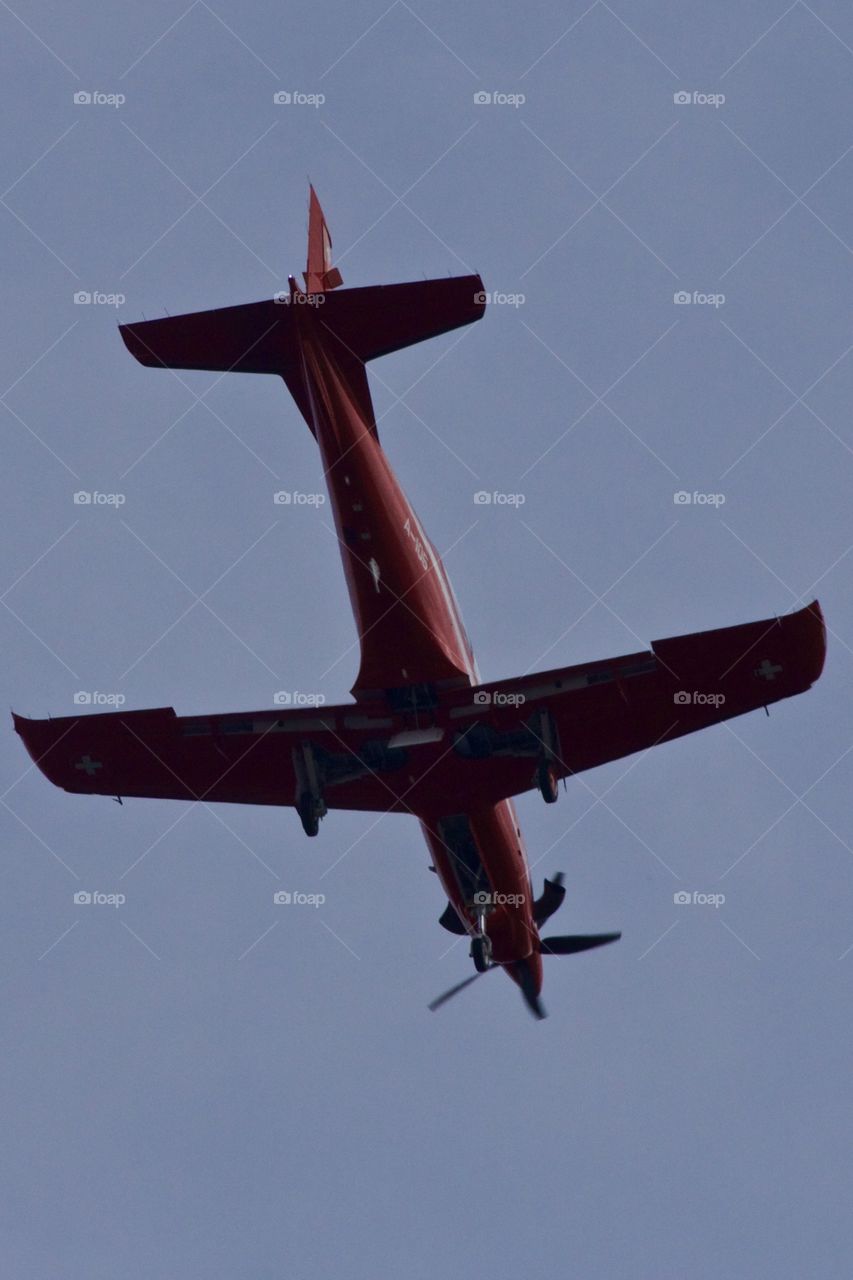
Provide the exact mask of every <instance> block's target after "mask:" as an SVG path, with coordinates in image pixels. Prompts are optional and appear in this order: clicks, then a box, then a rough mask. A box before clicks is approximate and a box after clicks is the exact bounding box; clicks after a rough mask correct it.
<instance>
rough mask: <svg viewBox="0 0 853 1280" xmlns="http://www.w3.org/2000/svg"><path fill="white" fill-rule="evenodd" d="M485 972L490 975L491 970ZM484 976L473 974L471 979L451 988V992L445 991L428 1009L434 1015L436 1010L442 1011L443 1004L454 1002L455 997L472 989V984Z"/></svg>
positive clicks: (465, 979) (466, 979)
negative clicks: (469, 988)
mask: <svg viewBox="0 0 853 1280" xmlns="http://www.w3.org/2000/svg"><path fill="white" fill-rule="evenodd" d="M483 972H484V973H488V972H489V970H488V969H484V970H483ZM482 976H483V974H482V973H472V974H471V975H470V977H468V978H464V979H463V980H462V982H457V984H456V986H455V987H451V988H450V990H449V991H445V992H444V994H443V995H440V996H438V997H437V998H436V999H435V1000H433V1001H432V1003H431V1004H429V1005H427V1008H428V1009H429V1010H430V1011H431V1012H432V1013H435V1011H436V1009H440V1008H441V1006H442V1005H443V1004H447V1001H448V1000H452V999H453V997H454V996H455V995H458V994H459V992H460V991H464V990H465V988H466V987H470V985H471V983H472V982H476V981H477V979H478V978H482Z"/></svg>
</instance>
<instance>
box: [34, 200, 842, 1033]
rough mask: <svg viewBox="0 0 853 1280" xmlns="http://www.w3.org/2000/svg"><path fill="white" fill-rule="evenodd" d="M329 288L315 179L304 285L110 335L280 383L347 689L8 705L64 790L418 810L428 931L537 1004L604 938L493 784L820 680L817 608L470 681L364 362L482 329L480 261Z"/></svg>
mask: <svg viewBox="0 0 853 1280" xmlns="http://www.w3.org/2000/svg"><path fill="white" fill-rule="evenodd" d="M341 283H342V281H341V277H340V273H339V272H338V271H337V269H336V268H335V267H334V266H333V265H332V261H331V239H330V237H329V234H328V229H327V227H326V223H325V219H324V217H323V214H322V210H321V209H320V205H319V202H318V201H317V198H316V195H315V194H314V191H313V189H312V190H311V197H310V217H309V251H308V264H307V269H306V272H305V290H304V291H303V290H301V289H300V288H299V287H298V285H297V284H296V281H295V280H294V279H292V278H291V281H290V289H289V295H279V296H278V297H277V298H276V299H275V300H272V301H267V302H259V303H251V304H248V305H246V306H236V307H226V308H222V309H220V310H216V311H207V312H198V313H195V314H192V315H184V316H180V315H179V316H173V317H168V318H166V319H163V320H153V321H145V322H142V323H140V324H135V325H123V326H121V334H122V338H123V340H124V342H125V345H126V346H127V348H128V350H129V351H130V352H131V354H132V355H134V356H135V357H136V359H137V360H138V361H139V362H140V363H141V364H143V365H146V366H148V367H153V368H158V367H160V368H182V369H209V370H219V371H222V372H242V373H266V374H275V375H278V376H280V377H281V378H283V380H284V381H285V383H286V385H287V387H288V390H289V391H290V393H291V395H292V397H293V399H294V401H295V403H296V405H297V407H298V409H299V411H300V413H301V414H302V416H303V418H304V419H305V421H306V422H307V424H308V426H309V428H310V430H311V432H312V434H313V435H314V437H315V440H316V442H317V445H318V448H319V450H320V455H321V458H322V461H323V468H324V473H325V477H326V481H327V486H328V490H329V498H330V504H331V508H332V511H333V514H334V520H335V528H336V532H337V537H338V542H339V547H340V553H341V560H342V564H343V569H344V575H345V578H346V583H347V588H348V591H349V596H350V602H351V606H352V610H353V614H354V618H355V622H356V627H357V631H358V635H359V642H360V664H359V669H358V673H357V676H356V680H355V684H354V686H353V689H352V694H353V698H354V701H353V702H350V703H346V704H341V705H338V706H326V705H324V706H322V707H306V708H300V709H297V710H293V711H290V710H284V711H282V710H281V709H275V710H269V709H266V710H260V711H256V712H244V713H226V714H221V715H202V716H177V715H176V714H175V712H174V710H173V709H172V708H171V707H162V708H157V709H153V710H143V711H128V712H125V711H121V712H112V713H109V714H94V715H79V716H71V717H64V718H61V719H52V720H30V719H27V718H25V717H22V716H15V717H14V722H15V728H16V730H17V732H18V733H19V734H20V735H21V737H22V738H23V740H24V743H25V745H26V747H27V750H28V751H29V753H30V755H31V756H32V758H33V759H34V760H35V761H36V763H37V764H38V766H39V768H40V769H41V771H42V772H43V773H44V774H45V775H46V777H47V778H48V779H49V780H50V781H51V782H53V783H55V784H56V785H57V786H60V787H63V788H64V789H65V790H67V791H71V792H77V793H83V794H99V795H111V796H117V797H130V796H140V797H143V796H144V797H162V798H168V799H183V800H190V801H199V800H205V801H207V802H225V803H238V804H263V805H278V806H289V807H293V808H294V809H295V810H296V812H297V814H298V816H299V819H300V822H301V825H302V829H303V831H304V832H305V834H306V835H307V836H309V837H316V836H317V834H318V831H319V825H320V822H321V820H322V819H323V818H324V817H325V816H326V815H327V814H328V813H329V812H331V811H334V810H336V809H352V810H360V811H366V812H376V813H385V812H405V813H410V814H412V815H414V816H415V817H417V818H418V819H419V820H420V824H421V828H422V831H423V834H424V838H425V840H426V842H427V845H428V848H429V850H430V855H431V861H432V865H433V868H434V869H435V871H436V873H437V875H438V878H439V880H440V882H441V885H442V888H443V889H444V892H445V894H446V896H447V900H448V902H447V907H446V909H445V911H444V913H443V915H442V916H441V924H442V925H443V927H444V928H445V929H447V930H448V931H449V932H450V933H451V934H456V935H458V936H459V937H460V938H461V937H467V938H468V939H469V940H470V944H469V945H470V953H471V957H472V959H473V961H474V967H475V972H474V974H472V975H471V976H470V977H469V978H467V979H466V980H465V981H464V982H462V983H460V984H458V985H457V987H454V988H452V989H451V990H450V992H447V993H445V994H444V996H442V997H440V998H439V999H438V1000H437V1001H434V1002H433V1005H432V1006H431V1007H436V1008H437V1007H439V1006H440V1005H441V1004H443V1003H444V1002H445V1000H446V999H448V998H449V997H450V996H451V995H454V994H456V992H457V991H458V990H461V989H462V987H463V986H466V985H468V983H469V982H471V981H473V980H474V979H475V978H476V977H479V976H480V975H481V974H483V973H486V972H488V971H489V970H490V969H494V968H503V969H504V970H505V972H507V973H508V975H509V976H510V977H511V978H512V979H513V981H514V982H516V984H517V985H518V986H519V987H520V989H521V992H522V995H523V996H524V999H525V1002H526V1003H527V1005H528V1007H529V1008H530V1009H531V1011H532V1012H533V1013H534V1014H536V1016H538V1017H541V1016H544V1011H543V1009H542V1007H541V1003H540V1000H539V992H540V989H541V985H542V956H543V955H573V954H576V953H578V952H580V951H585V950H590V949H592V948H596V947H599V946H602V945H604V944H606V943H608V942H612V941H615V940H616V939H617V938H618V937H619V936H620V935H619V934H618V933H605V934H585V935H560V936H555V937H549V938H542V937H541V935H540V926H541V925H543V924H544V923H545V922H546V920H547V919H548V918H549V917H550V916H551V915H552V914H553V913H554V911H556V910H557V908H558V907H559V906H560V905H561V903H562V901H563V897H564V894H565V890H564V888H563V884H562V876H559V875H557V876H555V877H554V878H553V879H551V880H546V882H545V888H544V890H543V892H542V893H541V894H540V896H539V897H538V898H536V897H534V894H533V889H532V886H531V883H530V875H529V871H528V866H527V859H526V855H525V851H524V845H523V840H522V836H521V830H520V827H519V825H518V821H517V817H516V814H515V810H514V807H513V803H512V798H513V797H514V796H516V795H519V794H522V793H524V792H526V791H530V790H538V791H539V793H540V794H541V796H542V798H543V800H544V801H545V802H546V803H548V804H553V803H554V802H555V801H556V800H557V798H558V794H559V790H558V786H559V783H560V782H561V781H565V780H566V779H567V778H569V777H571V776H573V775H574V774H575V773H580V772H582V771H584V770H587V769H591V768H595V767H597V766H598V765H601V764H604V763H606V762H608V761H611V760H615V759H619V758H621V757H624V756H627V755H630V754H632V753H634V752H637V751H641V750H646V749H648V748H650V747H651V746H656V745H659V744H662V743H666V742H669V741H672V740H674V739H675V738H678V737H681V736H683V735H685V734H688V733H692V732H694V731H696V730H699V729H702V728H705V727H708V726H710V725H712V724H717V723H720V722H721V721H723V720H727V719H730V718H732V717H734V716H738V715H742V714H745V713H747V712H749V711H752V710H756V709H760V708H763V707H767V706H768V705H769V704H770V703H772V702H777V701H780V700H781V699H784V698H788V697H791V696H793V695H795V694H798V693H802V692H804V691H805V690H806V689H808V688H809V687H810V685H811V684H812V683H813V682H814V681H815V680H816V679H817V678H818V677H819V675H820V673H821V670H822V667H823V661H824V654H825V646H826V638H825V628H824V624H823V618H822V615H821V612H820V607H819V605H818V604H817V602H816V601H815V602H814V603H812V604H811V605H808V606H806V607H805V608H803V609H800V610H798V611H797V612H796V613H793V614H789V615H787V616H785V617H781V618H769V619H765V620H763V621H760V622H752V623H746V624H742V625H739V626H731V627H724V628H720V629H717V630H713V631H705V632H699V633H694V634H689V635H683V636H676V637H673V638H669V639H666V640H660V641H656V642H654V643H653V644H652V645H651V647H650V648H649V649H646V650H641V651H639V652H636V653H632V654H626V655H622V656H620V657H616V658H609V659H604V660H600V661H596V662H590V663H584V664H580V665H576V666H571V667H561V668H556V669H553V670H551V671H546V672H539V673H535V674H532V675H529V676H522V677H515V678H511V679H507V680H503V681H500V682H491V683H486V684H484V683H482V682H481V681H480V678H479V675H478V673H477V669H476V665H475V662H474V657H473V653H472V651H471V646H470V643H469V641H468V637H467V634H466V632H465V629H464V627H463V625H462V622H461V618H460V616H459V611H458V607H457V604H456V601H455V597H454V596H453V591H452V588H451V586H450V583H449V580H448V578H447V575H446V572H445V570H444V566H443V565H442V563H441V560H440V557H439V556H438V554H437V552H436V550H435V548H434V547H433V546H432V544H431V542H430V541H429V539H428V537H427V535H426V534H425V532H424V530H423V527H422V525H421V523H420V521H419V520H418V518H417V516H416V515H415V513H414V511H413V509H412V507H411V506H410V504H409V502H408V500H407V499H406V497H405V495H404V493H403V491H402V489H401V488H400V485H399V483H398V481H397V479H396V477H395V475H394V473H393V471H392V469H391V466H390V463H389V461H388V458H387V456H386V454H385V453H384V451H383V449H382V447H381V444H380V442H379V435H378V431H377V427H376V421H375V416H374V413H373V405H372V402H371V397H370V390H369V387H368V382H367V374H366V363H367V362H368V361H370V360H372V359H374V358H378V357H380V356H382V355H384V354H386V353H388V352H390V351H394V350H398V349H400V348H402V347H405V346H408V345H410V344H412V343H415V342H420V341H423V340H425V339H427V338H430V337H433V336H436V335H438V334H442V333H446V332H449V331H450V330H452V329H455V328H457V327H459V326H461V325H466V324H470V323H472V322H474V321H476V320H479V319H480V318H481V317H482V315H483V312H484V297H485V295H484V294H483V285H482V281H481V280H480V277H479V276H465V277H459V278H449V279H446V280H425V281H418V282H412V283H408V284H400V285H389V286H371V287H367V288H356V289H347V290H344V291H343V292H341V293H339V294H338V293H334V292H333V291H334V290H336V289H337V288H338V287H339V286H340V284H341Z"/></svg>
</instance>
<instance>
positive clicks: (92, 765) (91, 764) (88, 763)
mask: <svg viewBox="0 0 853 1280" xmlns="http://www.w3.org/2000/svg"><path fill="white" fill-rule="evenodd" d="M103 767H104V766H103V765H102V763H101V761H100V760H93V759H92V757H91V756H90V755H89V754H88V752H87V753H86V755H85V756H83V758H82V759H81V760H78V761H77V763H76V764H75V766H74V768H75V769H85V770H86V777H87V778H94V776H95V774H96V773H97V772H98V770H99V769H103Z"/></svg>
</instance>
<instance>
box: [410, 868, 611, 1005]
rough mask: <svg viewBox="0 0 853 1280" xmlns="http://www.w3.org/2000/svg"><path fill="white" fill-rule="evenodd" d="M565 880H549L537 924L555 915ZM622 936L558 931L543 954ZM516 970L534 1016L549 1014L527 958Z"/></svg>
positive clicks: (542, 944)
mask: <svg viewBox="0 0 853 1280" xmlns="http://www.w3.org/2000/svg"><path fill="white" fill-rule="evenodd" d="M563 881H564V876H563V873H562V871H558V872H557V874H556V875H555V876H554V879H553V880H546V881H545V889H544V891H543V893H542V896H541V898H539V899H537V901H536V903H535V904H534V906H535V912H534V920H535V922H536V924H537V925H539V924H544V922H545V920H547V919H548V917H549V916H551V915H553V914H554V912H555V911H556V910H557V908H558V907H559V906H560V905H561V904H562V901H563V898H564V897H565V893H566V890H565V888H564V885H563ZM621 937H622V934H621V933H564V934H556V935H555V936H554V937H551V938H540V939H539V953H540V955H543V956H572V955H576V954H577V952H579V951H591V950H592V949H593V948H594V947H603V946H606V945H607V943H608V942H618V941H619V939H620V938H621ZM500 967H501V966H500V965H497V964H493V965H490V967H489V969H484V970H482V971H481V972H478V973H472V974H470V975H469V976H468V977H467V978H463V980H462V981H461V982H457V983H456V986H455V987H450V989H449V990H448V991H445V992H444V993H443V994H442V995H440V996H438V997H437V999H435V1000H433V1001H432V1003H431V1004H430V1005H429V1006H428V1008H429V1009H430V1010H432V1012H435V1010H436V1009H440V1008H441V1006H442V1005H443V1004H446V1003H447V1001H448V1000H452V999H453V997H454V996H455V995H458V994H459V992H460V991H464V990H465V988H466V987H470V985H471V983H472V982H476V980H477V978H480V977H482V976H483V973H489V972H490V971H491V969H499V968H500ZM513 972H514V976H515V977H516V979H517V981H518V985H519V987H520V988H521V994H522V996H523V997H524V1003H525V1004H526V1005H527V1007H528V1009H529V1010H530V1012H531V1013H532V1014H533V1016H534V1017H535V1018H545V1017H547V1014H546V1012H545V1008H544V1006H543V1004H542V1001H541V1000H540V999H539V993H538V992H537V990H536V983H535V980H534V977H533V972H532V970H531V968H530V965H529V964H528V963H527V961H526V960H519V961H517V962H516V963H515V964H514V965H513Z"/></svg>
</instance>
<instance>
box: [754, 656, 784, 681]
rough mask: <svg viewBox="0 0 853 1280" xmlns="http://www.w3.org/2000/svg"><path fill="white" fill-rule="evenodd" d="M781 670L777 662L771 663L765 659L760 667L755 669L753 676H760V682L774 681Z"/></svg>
mask: <svg viewBox="0 0 853 1280" xmlns="http://www.w3.org/2000/svg"><path fill="white" fill-rule="evenodd" d="M781 670H782V668H781V667H780V666H779V664H778V662H777V663H773V662H771V661H770V659H769V658H765V659H764V661H763V662H762V663H761V666H760V667H756V668H755V674H756V675H757V676H761V679H762V680H775V679H776V676H777V675H778V674H779V672H780V671H781Z"/></svg>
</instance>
